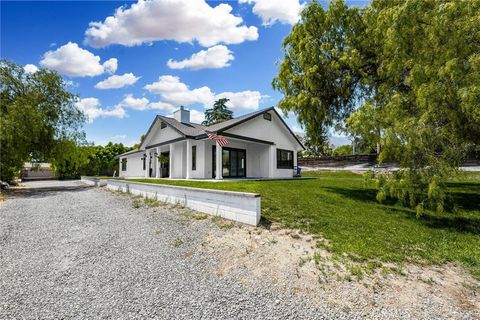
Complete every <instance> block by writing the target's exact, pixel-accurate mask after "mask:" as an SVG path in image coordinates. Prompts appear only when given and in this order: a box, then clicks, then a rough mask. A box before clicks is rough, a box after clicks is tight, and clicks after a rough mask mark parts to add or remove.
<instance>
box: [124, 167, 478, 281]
mask: <svg viewBox="0 0 480 320" xmlns="http://www.w3.org/2000/svg"><path fill="white" fill-rule="evenodd" d="M304 175H305V176H310V177H314V178H315V179H305V180H277V181H232V182H223V183H222V182H202V181H170V180H151V179H148V180H145V179H132V180H134V181H140V182H150V183H152V182H153V183H161V184H172V185H181V186H190V187H201V188H210V189H221V190H233V191H245V192H256V193H260V194H261V196H262V218H263V219H264V221H263V222H264V223H269V222H279V223H281V224H283V225H285V226H287V227H291V228H299V229H302V230H304V231H307V232H309V233H312V234H314V235H322V236H323V237H325V238H326V239H328V240H329V242H330V244H329V245H328V249H329V250H330V251H332V252H333V253H338V254H343V253H347V254H349V255H350V256H352V257H355V258H356V259H359V260H370V259H380V260H383V261H389V262H398V263H403V262H416V263H433V264H441V263H445V262H459V263H461V264H462V265H464V266H465V267H466V268H467V269H469V270H470V271H471V272H472V274H474V275H475V276H476V277H480V175H479V174H468V175H465V176H464V177H463V178H462V179H461V181H457V182H452V183H450V184H449V185H450V188H451V190H452V192H453V196H454V199H455V202H456V204H457V206H458V209H459V210H458V211H457V212H456V213H455V214H453V213H444V214H436V213H431V212H430V213H428V214H427V215H426V216H424V217H422V218H420V219H417V218H416V216H415V212H414V211H413V210H410V209H406V208H404V207H401V206H398V205H395V204H389V205H385V204H379V203H377V202H376V200H375V190H374V189H373V188H365V187H364V179H363V176H361V175H357V174H353V173H349V172H348V173H347V172H340V173H333V172H318V173H307V174H304Z"/></svg>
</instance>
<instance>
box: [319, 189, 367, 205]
mask: <svg viewBox="0 0 480 320" xmlns="http://www.w3.org/2000/svg"><path fill="white" fill-rule="evenodd" d="M322 189H324V190H326V191H329V192H333V193H336V194H339V195H341V196H343V197H345V198H350V199H352V200H357V201H367V202H370V201H373V202H376V191H375V190H373V189H363V188H356V189H353V188H338V187H322Z"/></svg>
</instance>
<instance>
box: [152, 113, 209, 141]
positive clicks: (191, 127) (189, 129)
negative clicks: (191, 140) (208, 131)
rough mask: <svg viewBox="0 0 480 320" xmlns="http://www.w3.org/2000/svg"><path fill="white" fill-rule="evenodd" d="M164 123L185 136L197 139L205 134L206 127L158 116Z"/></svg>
mask: <svg viewBox="0 0 480 320" xmlns="http://www.w3.org/2000/svg"><path fill="white" fill-rule="evenodd" d="M158 117H159V118H160V119H161V120H162V121H163V122H165V123H166V124H168V125H169V126H171V127H172V128H173V129H175V130H177V131H178V132H179V133H181V134H182V135H184V136H189V137H196V136H199V135H201V134H203V133H205V126H202V125H201V124H197V123H183V122H179V121H177V120H175V119H173V118H169V117H164V116H158Z"/></svg>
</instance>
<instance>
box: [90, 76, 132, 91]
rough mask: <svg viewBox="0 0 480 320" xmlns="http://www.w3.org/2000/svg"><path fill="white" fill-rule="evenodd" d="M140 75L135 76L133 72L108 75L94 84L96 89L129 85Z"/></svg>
mask: <svg viewBox="0 0 480 320" xmlns="http://www.w3.org/2000/svg"><path fill="white" fill-rule="evenodd" d="M138 79H140V77H135V75H134V74H133V73H125V74H123V75H121V76H120V75H114V76H110V77H108V78H107V79H105V80H102V81H100V82H99V83H97V84H96V85H95V88H97V89H118V88H123V87H126V86H131V85H133V84H134V83H135V82H137V81H138Z"/></svg>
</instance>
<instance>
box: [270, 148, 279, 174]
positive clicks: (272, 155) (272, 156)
mask: <svg viewBox="0 0 480 320" xmlns="http://www.w3.org/2000/svg"><path fill="white" fill-rule="evenodd" d="M276 150H277V148H276V147H275V145H273V144H272V145H271V146H270V149H269V150H268V153H269V154H268V177H269V178H274V177H275V169H276V167H277V164H276V163H275V152H276Z"/></svg>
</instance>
